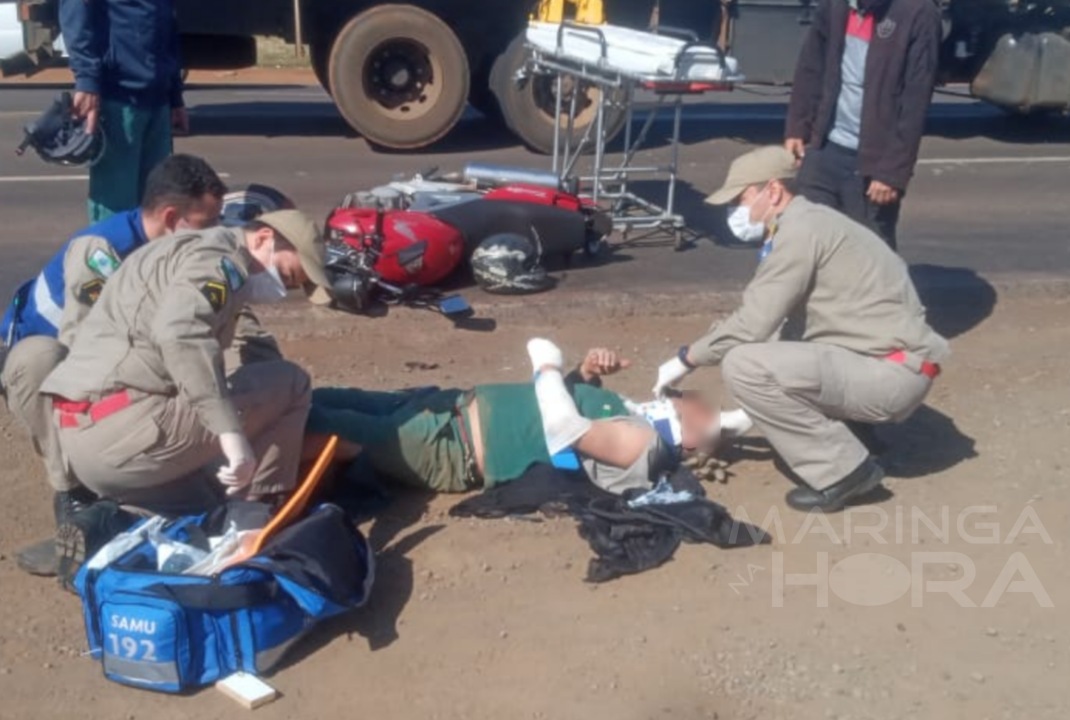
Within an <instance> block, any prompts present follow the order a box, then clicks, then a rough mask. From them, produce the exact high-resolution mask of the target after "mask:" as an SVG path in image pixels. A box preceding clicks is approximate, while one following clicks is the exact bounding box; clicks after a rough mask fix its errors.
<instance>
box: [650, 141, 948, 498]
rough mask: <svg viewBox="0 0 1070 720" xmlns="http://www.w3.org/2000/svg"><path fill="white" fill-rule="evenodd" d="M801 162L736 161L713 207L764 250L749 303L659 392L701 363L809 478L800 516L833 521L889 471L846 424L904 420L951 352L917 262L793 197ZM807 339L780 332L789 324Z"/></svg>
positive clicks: (774, 155) (694, 348)
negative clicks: (829, 516) (817, 513)
mask: <svg viewBox="0 0 1070 720" xmlns="http://www.w3.org/2000/svg"><path fill="white" fill-rule="evenodd" d="M795 172H796V171H795V158H794V157H793V156H792V155H791V154H790V153H789V152H787V151H786V150H784V149H783V148H781V147H766V148H760V149H758V150H755V151H752V152H750V153H747V154H746V155H744V156H742V157H740V158H738V159H736V161H735V162H733V163H732V166H731V168H730V169H729V171H728V178H727V179H726V181H725V185H724V187H723V188H721V189H720V190H718V191H717V192H716V193H714V194H713V195H712V196H710V198H708V200H707V201H708V202H710V203H711V204H714V205H728V204H734V205H735V207H734V208H733V209H731V210H730V211H729V214H728V219H729V226H730V227H731V228H732V230H733V232H734V233H735V234H736V235H737V236H739V238H740V240H742V241H745V242H754V243H759V242H762V243H763V248H762V253H761V261H760V262H759V265H758V270H757V272H756V274H755V276H754V278H753V280H751V282H750V284H749V285H748V286H747V288H746V290H745V291H744V294H743V302H742V305H741V306H740V307H739V308H738V309H737V310H736V311H735V312H734V313H732V315H730V316H729V317H728V318H726V319H725V320H724V321H722V322H720V323H716V324H714V325H713V327H711V328H710V331H709V332H708V333H707V334H706V335H705V336H703V337H701V338H699V339H698V340H696V341H695V342H693V343H691V345H689V346H684V347H682V348H680V351H679V352H678V354H677V356H676V357H674V358H673V359H672V360H669V361H668V362H666V363H664V364H663V365H662V366H661V368H660V369H659V371H658V379H657V383H656V385H655V387H654V391H655V393H661V392H663V391H664V389H665V388H667V387H669V386H671V385H675V384H676V383H677V382H679V381H680V380H681V379H683V377H684V376H686V375H687V374H689V373H690V372H691V371H692V370H693V369H695V368H696V367H697V366H699V365H717V364H721V365H722V373H723V376H724V381H725V385H726V387H727V388H728V389H729V391H730V392H731V393H732V395H733V396H734V397H735V399H736V400H737V401H738V402H739V404H740V405H741V406H742V408H743V409H744V410H745V411H746V412H747V414H748V415H750V417H751V418H752V419H753V420H754V423H755V425H756V426H757V427H758V429H759V430H761V431H762V433H763V434H764V435H765V437H766V438H767V439H768V440H769V443H770V444H771V445H772V446H773V448H774V449H775V450H776V451H777V452H778V453H779V454H780V456H781V457H782V458H783V459H784V461H785V462H786V463H787V464H788V466H789V467H790V468H791V470H792V471H793V472H794V473H795V474H796V475H797V476H798V477H799V478H800V479H801V480H802V481H803V484H802V485H800V487H798V488H796V489H794V490H792V491H791V492H789V493H788V495H787V502H788V504H789V505H790V506H791V507H793V508H795V509H798V510H804V511H805V510H823V511H835V510H839V509H841V508H842V507H843V506H844V505H845V504H846V503H847V502H848V501H849V500H851V499H853V498H857V497H861V496H863V495H864V494H866V493H868V492H869V491H870V490H873V489H874V488H876V487H877V486H878V485H879V484H880V482H881V480H882V479H883V471H882V470H881V468H880V466H879V465H877V463H876V462H875V460H874V459H873V458H872V457H871V456H870V454H869V452H868V450H867V448H866V447H865V445H863V443H862V442H861V441H860V440H859V439H858V437H856V435H855V434H854V433H853V432H852V431H851V429H849V427H848V426H847V424H845V421H859V422H862V423H886V422H899V421H901V420H904V419H905V418H906V417H908V416H909V415H910V414H911V413H912V412H913V411H914V410H915V409H916V408H917V407H918V406H919V405H920V404H921V403H922V401H923V400H924V399H925V396H926V395H927V394H928V392H929V389H930V387H931V386H932V382H933V380H934V379H935V378H936V376H937V375H938V374H939V372H940V366H939V363H941V362H943V361H944V360H945V359H946V358H947V357H948V355H949V354H950V353H949V349H948V344H947V341H946V340H945V339H944V338H942V337H941V336H940V335H938V334H937V333H936V332H935V331H933V329H932V328H930V327H929V325H928V324H927V323H926V321H925V308H924V307H923V306H922V304H921V302H920V300H919V299H918V295H917V292H916V290H915V288H914V285H913V283H912V282H911V280H910V276H909V275H908V274H907V266H906V264H905V263H904V262H903V261H902V260H901V259H900V258H899V257H898V256H897V255H896V254H895V253H894V252H893V251H892V250H891V249H890V248H889V247H888V246H887V245H885V244H884V242H882V241H881V239H880V238H879V237H878V236H877V235H876V234H875V233H874V232H872V231H871V230H869V229H867V228H866V227H864V226H862V225H860V224H858V223H857V222H855V221H853V220H851V219H849V218H848V217H846V216H845V215H842V214H840V213H839V212H837V211H835V210H832V209H829V208H827V207H824V206H820V205H816V204H814V203H811V202H809V201H808V200H806V199H805V198H802V197H796V196H795V195H794V193H793V192H792V186H793V178H794V177H795ZM789 316H790V317H791V319H792V323H791V324H792V326H793V327H794V326H797V327H796V329H795V331H794V332H792V333H791V336H792V337H798V338H799V341H798V342H785V341H783V340H778V339H776V335H777V333H778V331H779V330H780V329H781V327H782V326H783V325H784V323H785V321H786V320H787V319H788V318H789Z"/></svg>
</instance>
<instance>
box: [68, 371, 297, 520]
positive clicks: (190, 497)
mask: <svg viewBox="0 0 1070 720" xmlns="http://www.w3.org/2000/svg"><path fill="white" fill-rule="evenodd" d="M228 384H229V386H230V398H231V400H232V401H233V403H234V406H235V408H237V410H238V414H239V416H240V417H241V422H242V428H243V430H244V431H245V434H246V436H247V437H248V438H249V442H250V444H251V445H252V446H253V450H254V451H255V452H256V457H257V460H258V462H259V464H258V466H257V470H256V474H255V475H254V476H253V483H252V487H251V489H250V492H251V493H253V494H262V493H274V492H280V491H284V490H290V489H292V488H293V487H294V486H295V485H296V482H297V470H298V463H299V462H300V460H301V443H302V439H303V437H304V430H305V421H306V419H307V417H308V411H309V408H310V407H311V402H312V383H311V380H310V379H309V377H308V374H307V373H306V372H305V371H304V370H302V369H301V368H300V367H298V366H297V365H294V364H293V363H290V362H286V361H282V360H280V361H273V362H261V363H254V364H251V365H248V366H245V367H243V368H241V369H239V370H238V371H236V372H235V373H234V374H232V375H231V376H230V378H229V379H228ZM132 399H133V402H132V404H131V405H130V406H129V407H127V408H125V409H123V410H120V411H119V412H116V413H114V414H112V415H109V416H107V417H105V418H102V419H101V420H100V421H99V422H96V423H93V422H91V421H90V420H88V418H87V417H86V416H80V422H79V425H80V427H75V428H61V429H60V431H59V439H60V444H61V445H62V446H63V449H64V451H65V452H66V454H67V457H68V459H69V461H70V463H71V466H72V467H73V468H74V470H75V472H76V474H77V475H78V478H79V479H80V480H81V481H82V483H83V484H85V486H86V487H88V488H90V489H91V490H93V491H95V492H96V493H97V494H99V495H102V496H103V497H107V498H111V499H113V500H116V501H118V502H121V503H126V504H129V505H135V506H138V507H142V508H146V509H148V510H152V511H154V512H159V513H166V514H179V513H186V512H197V511H200V510H204V509H207V508H210V507H213V506H215V505H217V504H219V503H220V502H221V501H222V499H223V488H222V487H221V486H220V484H219V483H218V482H217V481H216V479H215V470H216V469H217V468H218V466H219V464H220V463H222V462H223V458H222V455H221V452H220V449H219V441H218V439H217V438H216V436H215V435H214V434H212V433H211V432H209V431H208V430H207V429H206V428H205V427H204V426H203V425H202V424H201V421H200V418H199V417H198V416H197V413H196V412H195V411H194V409H193V407H191V406H190V405H189V403H187V402H186V401H185V400H184V399H183V398H182V397H181V396H178V397H166V396H162V395H140V396H139V395H138V394H137V393H133V392H132ZM57 415H58V412H57Z"/></svg>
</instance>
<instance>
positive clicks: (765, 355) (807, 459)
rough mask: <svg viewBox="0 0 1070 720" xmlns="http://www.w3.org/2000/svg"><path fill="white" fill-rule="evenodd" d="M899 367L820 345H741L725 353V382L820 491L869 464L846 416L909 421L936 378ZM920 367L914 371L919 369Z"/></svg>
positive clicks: (862, 419) (789, 461)
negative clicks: (908, 418) (846, 421)
mask: <svg viewBox="0 0 1070 720" xmlns="http://www.w3.org/2000/svg"><path fill="white" fill-rule="evenodd" d="M919 362H920V359H919V358H913V357H912V358H910V362H909V363H908V364H906V365H900V364H896V363H893V362H891V361H888V360H882V359H880V358H873V357H868V356H865V355H860V354H858V353H855V352H851V351H850V350H845V349H844V348H841V347H837V346H835V345H824V344H821V343H816V342H770V343H753V344H747V345H740V346H738V347H736V348H734V349H732V350H731V351H730V352H729V353H728V355H726V356H725V359H724V363H723V365H722V372H723V374H724V381H725V385H726V386H727V388H728V390H729V391H730V392H731V393H732V395H733V396H734V397H735V399H736V400H737V401H738V402H739V404H740V406H741V407H742V408H743V409H744V410H746V411H747V414H748V415H750V416H751V418H752V419H753V420H754V424H755V425H756V426H757V427H758V429H759V430H761V431H762V433H763V434H764V435H765V437H766V439H767V440H769V443H770V444H771V445H772V446H773V449H775V450H776V451H777V452H778V453H779V454H780V456H781V457H782V458H783V459H784V461H785V462H786V463H787V464H788V466H789V467H791V469H792V470H793V471H794V472H795V474H796V475H798V476H799V477H800V478H802V479H803V480H805V481H806V482H807V483H808V484H809V485H811V486H812V487H814V488H816V489H818V490H821V489H823V488H826V487H828V486H830V485H833V484H835V483H836V482H838V481H840V480H842V479H843V478H844V477H846V476H847V475H848V474H849V473H850V472H851V471H852V470H854V469H855V468H857V467H858V466H859V465H861V464H862V461H863V460H865V459H866V457H867V455H868V453H867V451H866V448H865V446H863V445H862V443H860V442H859V441H858V439H857V438H855V436H854V435H853V434H852V433H851V431H850V430H848V429H847V426H846V425H844V424H843V422H841V421H843V420H857V421H860V422H867V423H886V422H899V421H901V420H905V419H906V418H907V417H908V416H909V415H910V414H911V413H912V412H914V410H915V409H917V407H918V406H919V405H920V404H921V402H922V401H923V400H924V399H925V395H926V394H927V393H928V392H929V388H930V386H931V385H932V381H931V380H930V379H929V378H928V377H926V376H924V375H922V374H920V373H919V372H916V368H917V367H918V363H919ZM912 368H913V369H912Z"/></svg>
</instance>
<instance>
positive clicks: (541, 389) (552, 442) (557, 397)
mask: <svg viewBox="0 0 1070 720" xmlns="http://www.w3.org/2000/svg"><path fill="white" fill-rule="evenodd" d="M547 364H549V363H543V365H547ZM535 398H536V399H537V400H538V402H539V414H540V415H542V432H543V434H544V435H545V436H546V449H547V450H548V451H549V453H550V454H551V455H556V454H557V453H559V452H561V451H562V450H564V449H565V448H568V447H571V446H572V445H573V444H574V443H575V442H576V441H577V440H579V439H580V438H581V437H583V436H584V435H586V434H587V431H588V430H590V429H591V421H590V420H588V419H587V418H585V417H583V416H582V415H580V411H579V410H578V409H577V408H576V401H575V400H573V399H572V396H571V395H569V394H568V389H567V388H566V387H565V379H564V378H563V377H562V376H561V371H560V370H549V369H547V370H542V371H541V372H539V374H538V375H536V376H535Z"/></svg>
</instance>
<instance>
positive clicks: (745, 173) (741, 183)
mask: <svg viewBox="0 0 1070 720" xmlns="http://www.w3.org/2000/svg"><path fill="white" fill-rule="evenodd" d="M797 172H798V168H797V167H796V163H795V156H794V155H792V154H791V153H790V152H788V151H787V150H786V149H784V147H783V146H781V145H767V146H765V147H761V148H758V149H757V150H751V151H750V152H749V153H747V154H746V155H740V156H739V157H737V158H736V159H735V160H733V161H732V165H731V166H729V168H728V177H726V178H725V181H724V185H722V186H721V189H720V190H718V191H717V192H715V193H713V194H712V195H710V196H709V197H708V198H706V202H708V203H709V204H710V205H727V204H728V203H730V202H732V201H733V200H735V199H736V198H738V197H739V196H740V195H741V194H743V191H744V190H746V189H747V188H748V187H750V186H751V185H765V184H766V183H767V182H769V181H770V180H785V179H787V178H793V177H795V174H796V173H797Z"/></svg>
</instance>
